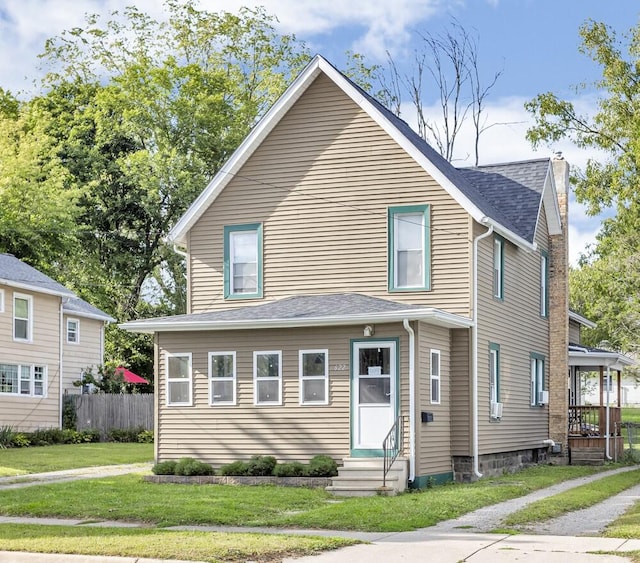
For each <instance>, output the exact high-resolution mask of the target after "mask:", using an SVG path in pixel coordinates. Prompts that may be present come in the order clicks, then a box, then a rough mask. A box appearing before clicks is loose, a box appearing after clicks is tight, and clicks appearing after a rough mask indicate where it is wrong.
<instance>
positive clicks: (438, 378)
mask: <svg viewBox="0 0 640 563" xmlns="http://www.w3.org/2000/svg"><path fill="white" fill-rule="evenodd" d="M434 356H435V357H436V358H438V375H434V374H433V358H434ZM441 359H442V358H441V356H440V350H431V353H430V354H429V373H430V378H429V399H430V402H431V404H432V405H439V404H440V401H441V400H442V378H441V369H442V362H441ZM434 381H437V382H438V398H437V400H435V401H434V400H433V382H434Z"/></svg>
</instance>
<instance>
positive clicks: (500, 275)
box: [493, 236, 504, 299]
mask: <svg viewBox="0 0 640 563" xmlns="http://www.w3.org/2000/svg"><path fill="white" fill-rule="evenodd" d="M493 297H494V298H495V299H504V240H502V239H501V238H499V237H497V236H496V237H494V239H493Z"/></svg>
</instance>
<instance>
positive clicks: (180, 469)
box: [175, 457, 214, 477]
mask: <svg viewBox="0 0 640 563" xmlns="http://www.w3.org/2000/svg"><path fill="white" fill-rule="evenodd" d="M213 473H214V471H213V467H211V466H210V465H209V464H208V463H204V462H202V461H198V460H197V459H194V458H192V457H183V458H182V459H181V460H180V461H178V463H176V467H175V474H176V475H185V476H187V477H189V476H192V475H213Z"/></svg>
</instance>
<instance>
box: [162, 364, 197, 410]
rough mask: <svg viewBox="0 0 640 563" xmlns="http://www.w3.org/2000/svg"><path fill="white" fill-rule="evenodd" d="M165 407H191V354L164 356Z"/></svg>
mask: <svg viewBox="0 0 640 563" xmlns="http://www.w3.org/2000/svg"><path fill="white" fill-rule="evenodd" d="M166 370H167V405H169V406H191V404H192V399H191V354H190V353H182V354H169V353H167V355H166Z"/></svg>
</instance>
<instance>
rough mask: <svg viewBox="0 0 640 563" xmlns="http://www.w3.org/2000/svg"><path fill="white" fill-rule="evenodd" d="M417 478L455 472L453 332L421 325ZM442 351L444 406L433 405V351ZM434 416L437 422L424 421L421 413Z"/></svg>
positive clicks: (418, 336) (418, 342)
mask: <svg viewBox="0 0 640 563" xmlns="http://www.w3.org/2000/svg"><path fill="white" fill-rule="evenodd" d="M418 327H419V328H418V334H417V342H416V346H417V350H418V358H419V361H418V366H419V367H418V369H417V372H416V376H417V383H418V385H417V392H418V400H417V413H416V454H417V459H416V475H417V476H421V475H435V474H438V473H447V472H449V471H452V469H453V468H452V465H451V424H450V420H451V408H450V400H449V397H450V389H451V361H450V353H449V346H450V336H449V330H448V329H446V328H443V327H439V326H433V325H428V324H426V323H419V324H418ZM432 350H439V351H440V404H439V405H433V404H431V366H430V360H431V351H432ZM421 411H427V412H431V413H433V422H428V423H424V422H421V419H420V412H421Z"/></svg>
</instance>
